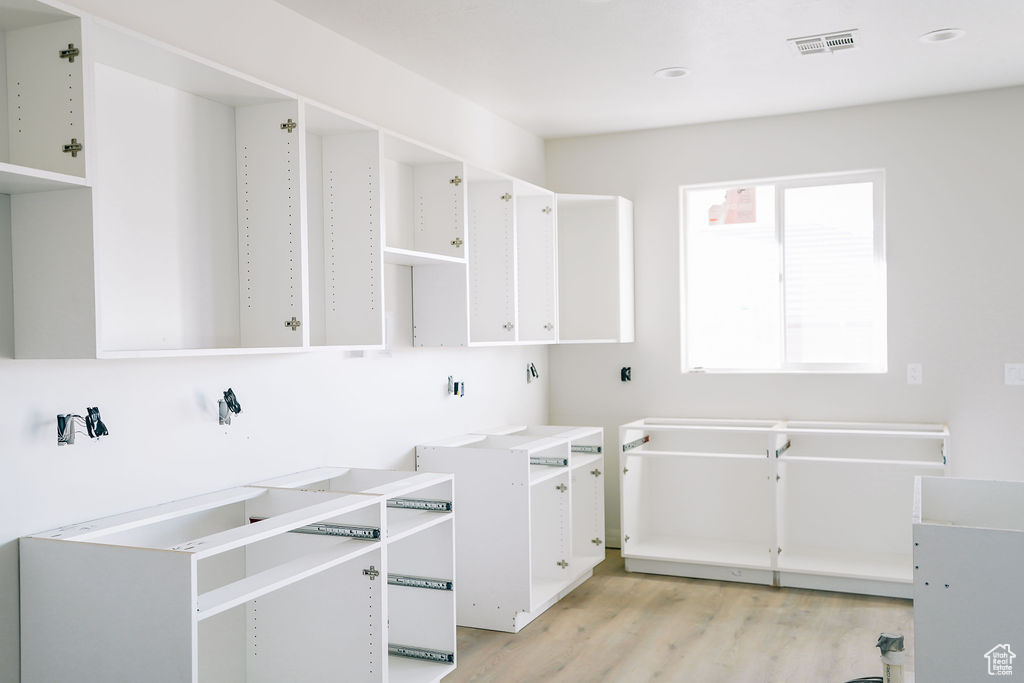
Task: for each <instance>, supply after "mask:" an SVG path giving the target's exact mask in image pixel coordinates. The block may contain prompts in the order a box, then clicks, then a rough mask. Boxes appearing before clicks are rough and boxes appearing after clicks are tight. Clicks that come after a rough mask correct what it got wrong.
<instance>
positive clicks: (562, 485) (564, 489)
mask: <svg viewBox="0 0 1024 683" xmlns="http://www.w3.org/2000/svg"><path fill="white" fill-rule="evenodd" d="M555 489H557V490H559V491H561V492H562V493H565V492H566V491H568V490H569V487H568V486H566V485H565V484H559V485H558V486H556V487H555Z"/></svg>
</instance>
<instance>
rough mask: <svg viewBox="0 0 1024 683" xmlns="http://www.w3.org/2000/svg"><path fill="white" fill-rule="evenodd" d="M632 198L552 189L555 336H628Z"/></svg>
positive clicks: (565, 340) (569, 339)
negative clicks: (554, 205) (555, 259)
mask: <svg viewBox="0 0 1024 683" xmlns="http://www.w3.org/2000/svg"><path fill="white" fill-rule="evenodd" d="M634 311H635V304H634V300H633V203H632V202H631V201H629V200H628V199H624V198H622V197H614V196H602V195H571V194H560V195H558V321H559V322H558V325H559V335H558V341H559V343H561V344H570V343H573V344H575V343H588V342H589V343H596V342H632V341H633V340H634V317H635V316H634Z"/></svg>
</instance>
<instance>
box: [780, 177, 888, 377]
mask: <svg viewBox="0 0 1024 683" xmlns="http://www.w3.org/2000/svg"><path fill="white" fill-rule="evenodd" d="M872 190H873V187H872V183H869V182H868V183H847V184H843V185H825V186H818V187H800V188H792V189H786V190H785V195H784V204H783V206H784V212H785V217H784V226H785V227H784V234H783V240H784V242H783V250H784V257H785V266H784V269H785V273H784V278H785V291H786V294H785V296H786V312H785V315H786V362H787V363H875V364H877V363H878V362H879V361H880V349H879V329H878V322H879V320H878V317H879V311H880V307H881V300H880V295H881V292H880V290H879V273H878V271H877V268H878V267H879V266H878V265H877V264H876V263H875V255H874V207H873V202H872V197H873V194H872Z"/></svg>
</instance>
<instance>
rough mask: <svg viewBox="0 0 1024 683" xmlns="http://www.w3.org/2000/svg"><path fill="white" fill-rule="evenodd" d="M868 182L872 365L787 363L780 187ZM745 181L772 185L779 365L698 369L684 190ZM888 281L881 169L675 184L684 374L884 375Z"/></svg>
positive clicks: (731, 185) (727, 186) (782, 193)
mask: <svg viewBox="0 0 1024 683" xmlns="http://www.w3.org/2000/svg"><path fill="white" fill-rule="evenodd" d="M864 182H870V183H872V187H873V192H872V203H873V211H874V258H875V264H876V267H877V269H878V278H879V280H878V296H879V301H877V307H876V309H875V310H876V311H877V315H878V318H879V319H878V320H877V321H876V330H877V334H878V337H877V338H876V339H875V343H876V344H877V345H878V349H879V357H878V362H877V363H787V362H786V341H787V340H786V289H785V288H786V284H785V277H784V273H785V265H786V264H785V253H786V252H785V229H784V228H785V226H784V215H785V191H786V190H787V189H792V188H798V187H816V186H822V185H842V184H847V183H864ZM747 185H774V186H775V242H776V245H777V247H778V259H779V297H780V298H779V328H780V332H779V334H780V337H779V338H780V339H781V341H782V344H781V349H780V353H781V355H782V357H781V358H780V359H779V367H778V368H701V367H693V366H691V365H690V362H689V359H688V358H687V351H688V349H689V348H690V339H689V324H688V323H689V321H688V319H687V310H688V308H689V299H688V296H689V295H688V292H689V287H688V281H687V280H688V268H687V267H686V257H687V234H688V231H687V226H686V216H687V205H686V193H687V192H688V191H690V190H716V189H722V190H728V189H734V188H737V187H743V186H747ZM887 290H888V283H887V277H886V260H885V171H884V170H883V169H869V170H863V171H848V172H841V173H821V174H815V175H800V176H779V177H772V178H756V179H747V180H731V181H728V182H724V183H704V184H697V185H683V186H680V188H679V301H680V313H681V315H680V324H681V329H680V340H681V341H682V343H681V349H680V352H681V362H682V370H683V372H700V373H705V372H706V373H745V374H778V373H862V374H884V373H886V372H887V371H888V345H887V339H888V332H887V319H888V311H887V307H886V300H887Z"/></svg>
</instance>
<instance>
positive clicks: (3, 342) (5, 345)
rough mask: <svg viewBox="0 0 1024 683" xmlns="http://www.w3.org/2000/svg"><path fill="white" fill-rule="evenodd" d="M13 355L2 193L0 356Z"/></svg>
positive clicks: (6, 203)
mask: <svg viewBox="0 0 1024 683" xmlns="http://www.w3.org/2000/svg"><path fill="white" fill-rule="evenodd" d="M0 40H2V38H0ZM0 47H2V45H0ZM13 357H14V258H13V254H12V253H11V197H10V196H9V195H6V194H0V358H13Z"/></svg>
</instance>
